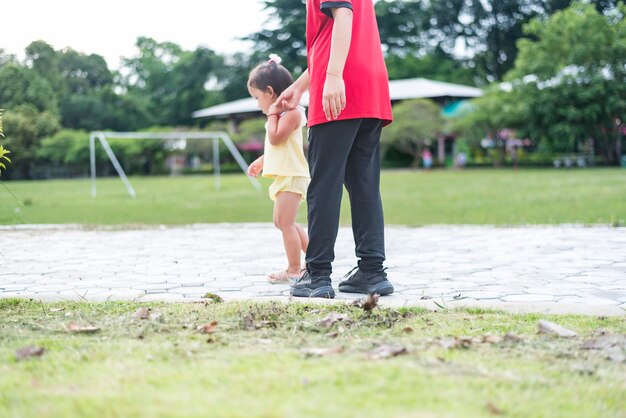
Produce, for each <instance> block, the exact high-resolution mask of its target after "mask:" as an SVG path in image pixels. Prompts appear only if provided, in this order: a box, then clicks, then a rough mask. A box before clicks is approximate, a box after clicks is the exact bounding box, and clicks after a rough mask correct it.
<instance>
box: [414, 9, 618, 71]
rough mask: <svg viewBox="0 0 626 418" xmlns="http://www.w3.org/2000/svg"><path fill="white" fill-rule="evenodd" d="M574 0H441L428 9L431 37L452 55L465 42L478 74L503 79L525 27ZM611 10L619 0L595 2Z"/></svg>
mask: <svg viewBox="0 0 626 418" xmlns="http://www.w3.org/2000/svg"><path fill="white" fill-rule="evenodd" d="M571 3H572V0H442V1H431V2H430V3H429V4H430V7H429V8H428V10H427V11H426V13H427V15H428V18H427V19H426V21H427V22H428V27H427V28H426V29H427V31H428V38H429V39H430V40H431V43H433V44H436V45H438V46H439V47H441V48H442V49H443V50H444V51H446V52H447V53H449V54H455V53H456V51H457V50H458V49H459V47H460V45H462V46H463V47H464V48H465V49H466V51H465V53H466V54H467V55H468V59H469V61H470V63H471V65H472V66H474V67H475V68H476V71H477V73H478V75H479V77H480V78H481V79H482V80H486V81H501V80H502V79H503V78H504V75H505V74H506V72H507V71H509V70H510V69H512V68H513V65H514V62H515V58H516V57H517V46H516V43H517V41H518V40H519V39H521V38H523V37H524V33H523V29H522V28H523V26H524V25H525V24H526V23H528V22H529V21H530V20H532V19H533V18H535V17H542V18H546V17H548V16H550V15H551V14H553V13H555V12H557V11H559V10H562V9H565V8H567V7H568V6H569V5H570V4H571ZM593 3H594V5H595V7H596V9H597V10H598V11H599V12H602V13H608V12H610V11H611V10H614V9H615V8H616V5H617V4H619V3H620V1H619V0H599V1H594V2H593Z"/></svg>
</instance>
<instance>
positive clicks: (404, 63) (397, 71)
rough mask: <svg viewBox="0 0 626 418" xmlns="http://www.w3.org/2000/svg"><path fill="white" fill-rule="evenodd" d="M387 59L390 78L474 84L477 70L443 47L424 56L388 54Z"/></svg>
mask: <svg viewBox="0 0 626 418" xmlns="http://www.w3.org/2000/svg"><path fill="white" fill-rule="evenodd" d="M385 61H386V63H387V70H388V72H389V79H390V80H398V79H403V78H413V77H424V78H429V79H432V80H439V81H445V82H448V83H458V84H466V85H472V84H474V79H475V71H474V70H473V69H471V68H465V67H464V66H463V65H462V63H460V62H459V61H458V60H456V59H455V58H454V57H451V56H449V55H448V54H446V53H445V52H444V51H442V50H441V49H436V50H435V51H433V52H431V53H429V54H427V55H425V56H422V57H418V56H416V55H414V54H408V55H406V56H400V55H395V54H388V55H387V57H386V59H385Z"/></svg>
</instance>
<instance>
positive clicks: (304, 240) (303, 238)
mask: <svg viewBox="0 0 626 418" xmlns="http://www.w3.org/2000/svg"><path fill="white" fill-rule="evenodd" d="M296 230H297V231H298V235H299V236H300V247H301V248H302V251H304V253H305V254H306V249H307V247H308V246H309V236H308V235H307V233H306V231H305V230H304V228H302V226H300V225H298V224H296Z"/></svg>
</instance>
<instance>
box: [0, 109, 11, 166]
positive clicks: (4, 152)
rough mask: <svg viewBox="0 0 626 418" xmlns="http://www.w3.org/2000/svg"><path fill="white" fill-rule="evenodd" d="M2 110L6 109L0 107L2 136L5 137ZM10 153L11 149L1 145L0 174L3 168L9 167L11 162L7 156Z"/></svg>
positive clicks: (0, 132) (0, 136)
mask: <svg viewBox="0 0 626 418" xmlns="http://www.w3.org/2000/svg"><path fill="white" fill-rule="evenodd" d="M2 112H4V109H0V138H4V126H3V124H2ZM10 153H11V151H9V150H8V149H6V148H4V146H2V145H0V174H2V170H6V169H7V166H6V163H10V162H11V160H10V159H9V157H7V155H8V154H10Z"/></svg>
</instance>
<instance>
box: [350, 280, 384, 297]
mask: <svg viewBox="0 0 626 418" xmlns="http://www.w3.org/2000/svg"><path fill="white" fill-rule="evenodd" d="M393 290H394V289H393V285H392V284H391V283H389V282H383V283H378V284H375V285H373V286H368V287H367V288H363V287H356V286H352V285H349V284H344V285H341V284H340V285H339V291H340V292H344V293H362V294H364V295H367V294H377V295H380V296H387V295H390V294H392V293H393Z"/></svg>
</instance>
